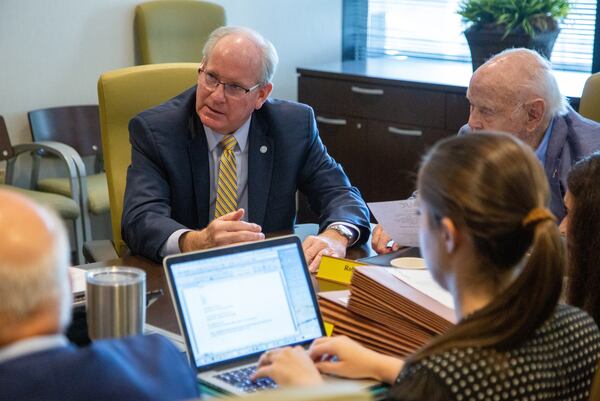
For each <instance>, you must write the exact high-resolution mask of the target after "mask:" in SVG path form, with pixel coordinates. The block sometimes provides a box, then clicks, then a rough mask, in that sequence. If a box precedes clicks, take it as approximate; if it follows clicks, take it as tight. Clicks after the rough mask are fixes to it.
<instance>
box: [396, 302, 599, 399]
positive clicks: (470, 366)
mask: <svg viewBox="0 0 600 401" xmlns="http://www.w3.org/2000/svg"><path fill="white" fill-rule="evenodd" d="M599 357H600V332H599V331H598V327H597V326H596V324H595V323H594V321H593V319H592V318H590V317H589V316H588V315H587V314H586V313H585V312H583V311H581V310H579V309H577V308H575V307H573V306H568V305H559V306H558V307H557V308H556V311H555V312H554V315H553V316H552V317H551V318H550V319H548V320H547V321H546V322H545V323H544V324H543V325H542V326H541V327H540V328H539V329H537V330H536V331H535V334H534V335H533V336H532V338H531V339H530V340H527V341H526V342H524V343H523V344H522V345H520V346H519V347H518V348H515V349H512V350H510V351H497V350H495V349H493V348H473V347H470V348H454V349H450V350H447V351H444V352H442V353H440V354H435V355H431V356H429V357H426V358H425V359H423V360H421V361H418V362H416V363H414V364H411V365H407V366H405V368H404V369H403V370H402V372H400V375H399V376H398V379H397V380H396V384H395V385H394V386H393V387H392V388H391V390H390V392H389V395H388V397H389V399H391V400H395V401H400V400H402V401H411V400H415V401H416V400H428V401H438V400H454V401H480V400H486V401H487V400H490V401H501V400H519V401H525V400H528V401H540V400H544V401H546V400H561V401H568V400H587V399H588V397H589V392H590V387H591V383H592V379H593V377H594V372H595V369H596V365H597V363H598V358H599Z"/></svg>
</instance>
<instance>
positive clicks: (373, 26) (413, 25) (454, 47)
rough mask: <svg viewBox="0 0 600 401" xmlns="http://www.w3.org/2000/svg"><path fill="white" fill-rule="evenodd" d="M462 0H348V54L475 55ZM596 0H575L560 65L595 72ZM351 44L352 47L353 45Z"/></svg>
mask: <svg viewBox="0 0 600 401" xmlns="http://www.w3.org/2000/svg"><path fill="white" fill-rule="evenodd" d="M458 4H459V0H345V1H344V56H345V57H346V58H354V59H364V58H367V57H396V58H402V57H406V56H412V57H425V58H433V59H443V60H457V61H465V62H468V61H470V57H471V56H470V51H469V46H468V45H467V41H466V39H465V37H464V35H463V33H462V32H463V31H464V29H465V28H466V25H465V24H464V23H463V22H462V20H461V17H460V15H458V14H457V13H456V10H457V9H458ZM596 5H597V4H596V1H591V0H571V11H570V13H569V15H568V16H567V18H565V19H564V20H563V21H562V23H561V24H560V28H561V32H560V34H559V35H558V39H557V40H556V43H555V45H554V50H553V52H552V58H551V61H552V63H553V65H554V67H555V68H556V69H562V70H571V71H585V72H590V71H591V68H592V61H593V50H594V34H595V27H596ZM349 47H350V48H351V49H352V51H348V49H349Z"/></svg>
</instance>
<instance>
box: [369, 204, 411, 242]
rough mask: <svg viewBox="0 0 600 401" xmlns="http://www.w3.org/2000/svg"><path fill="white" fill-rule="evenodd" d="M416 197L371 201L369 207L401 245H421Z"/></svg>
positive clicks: (386, 230) (387, 231)
mask: <svg viewBox="0 0 600 401" xmlns="http://www.w3.org/2000/svg"><path fill="white" fill-rule="evenodd" d="M416 202H417V200H416V198H409V199H405V200H397V201H390V202H371V203H369V204H368V205H369V209H371V212H373V215H374V216H375V218H376V219H377V221H378V222H379V224H380V225H381V226H382V227H383V229H384V230H385V232H386V233H388V234H389V236H390V237H392V239H393V240H394V241H396V242H397V243H398V244H399V245H403V246H419V216H418V215H417V206H416Z"/></svg>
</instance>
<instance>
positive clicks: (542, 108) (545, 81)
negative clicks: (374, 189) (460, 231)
mask: <svg viewBox="0 0 600 401" xmlns="http://www.w3.org/2000/svg"><path fill="white" fill-rule="evenodd" d="M467 99H468V100H469V103H470V104H471V109H470V113H469V122H468V124H467V125H465V126H464V127H462V128H461V130H460V131H459V135H461V134H465V133H468V132H477V131H480V130H486V131H503V132H508V133H511V134H513V135H515V136H516V137H518V138H519V139H521V140H522V141H523V142H525V143H526V144H528V145H529V146H531V147H532V148H533V149H535V153H536V155H537V157H538V158H539V159H540V162H541V163H542V165H543V166H544V170H545V171H546V177H547V178H548V182H549V184H550V192H551V200H550V210H551V211H552V213H554V215H555V216H556V217H557V219H558V221H561V220H562V219H563V218H564V216H565V214H566V208H565V205H564V202H563V198H564V196H565V194H566V192H567V176H568V174H569V171H570V170H571V167H572V166H573V165H574V164H575V162H577V161H578V160H580V159H581V158H583V157H584V156H587V155H589V154H590V153H592V152H593V151H594V150H596V149H598V148H600V124H598V123H597V122H595V121H592V120H588V119H587V118H584V117H582V116H581V115H580V114H578V113H577V112H576V111H575V110H573V108H572V107H571V106H569V104H568V103H567V100H566V99H565V97H564V96H563V95H561V93H560V90H559V88H558V84H557V82H556V78H555V77H554V74H553V73H552V66H551V64H550V62H549V61H548V60H546V59H545V58H543V57H542V56H540V55H539V54H538V53H537V52H535V51H533V50H529V49H523V48H519V49H509V50H505V51H503V52H501V53H499V54H497V55H495V56H494V57H492V58H491V59H490V60H488V61H487V62H486V63H485V64H483V65H482V66H481V67H479V68H478V69H477V70H476V71H475V72H474V73H473V76H472V77H471V81H470V83H469V88H468V89H467ZM371 245H372V247H373V249H374V250H375V251H377V252H378V253H388V252H391V251H393V250H396V249H397V248H398V246H397V245H396V244H394V245H392V244H391V242H390V237H389V236H388V235H387V234H386V233H385V232H384V231H383V230H382V229H381V226H377V227H376V228H375V229H374V231H373V239H372V242H371Z"/></svg>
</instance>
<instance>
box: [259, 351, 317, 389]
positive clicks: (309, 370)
mask: <svg viewBox="0 0 600 401" xmlns="http://www.w3.org/2000/svg"><path fill="white" fill-rule="evenodd" d="M263 377H270V378H271V379H273V380H274V381H275V382H276V383H277V384H278V385H280V386H309V385H315V384H321V383H323V378H322V377H321V374H320V373H319V371H318V370H317V368H316V367H315V364H314V362H313V361H312V359H310V357H309V356H308V353H307V352H306V350H305V349H304V348H302V347H300V346H296V347H293V348H292V347H285V348H277V349H273V350H269V351H267V352H265V353H264V354H262V355H261V357H260V359H259V360H258V368H257V369H256V373H255V374H254V376H253V377H252V380H256V379H260V378H263Z"/></svg>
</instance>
